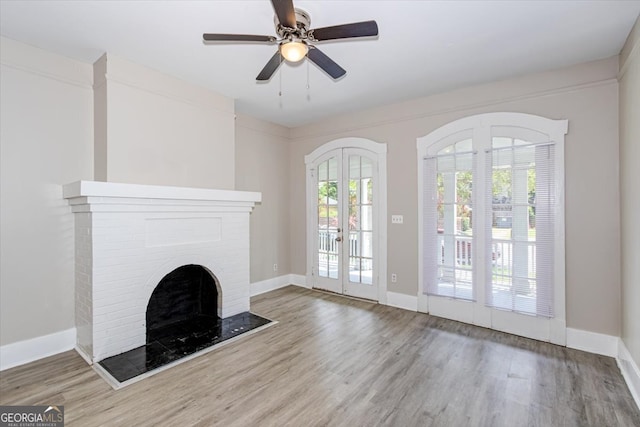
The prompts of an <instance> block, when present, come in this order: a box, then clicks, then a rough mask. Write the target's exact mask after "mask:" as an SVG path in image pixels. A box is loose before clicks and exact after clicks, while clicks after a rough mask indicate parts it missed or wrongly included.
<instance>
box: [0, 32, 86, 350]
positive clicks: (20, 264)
mask: <svg viewBox="0 0 640 427" xmlns="http://www.w3.org/2000/svg"><path fill="white" fill-rule="evenodd" d="M1 43H2V44H1V46H0V62H1V64H2V65H1V67H2V70H1V72H0V124H1V126H0V161H1V164H0V183H1V184H0V185H1V188H0V234H1V235H2V238H1V239H0V242H1V246H0V345H5V344H9V343H12V342H16V341H21V340H25V339H29V338H35V337H39V336H42V335H48V334H51V333H55V332H60V331H64V330H67V329H70V328H73V327H74V326H75V325H74V296H73V290H74V286H73V283H74V258H73V256H74V248H73V218H72V217H71V214H70V213H69V212H70V211H69V208H68V206H67V203H66V201H65V200H64V199H63V198H62V187H61V185H62V184H66V183H68V182H71V181H76V180H78V179H91V178H92V177H93V105H92V102H93V101H92V90H91V83H92V77H91V75H92V74H91V65H88V64H81V63H79V62H75V61H71V60H69V59H66V58H63V57H61V56H58V55H53V54H50V53H47V52H44V51H41V50H39V49H35V48H31V47H28V46H25V45H22V44H18V43H14V42H12V41H10V40H7V39H4V38H3V39H1Z"/></svg>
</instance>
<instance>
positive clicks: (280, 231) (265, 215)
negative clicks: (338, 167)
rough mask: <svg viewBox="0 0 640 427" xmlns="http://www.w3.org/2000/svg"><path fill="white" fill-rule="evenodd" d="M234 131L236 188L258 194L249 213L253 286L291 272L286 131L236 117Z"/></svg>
mask: <svg viewBox="0 0 640 427" xmlns="http://www.w3.org/2000/svg"><path fill="white" fill-rule="evenodd" d="M235 132H236V189H237V190H247V191H260V192H262V203H260V204H258V205H257V206H256V207H255V209H254V210H253V212H252V213H251V283H256V282H259V281H262V280H268V279H271V278H274V277H278V276H281V275H284V274H289V273H290V272H291V263H290V260H291V253H290V251H289V236H290V234H289V230H290V226H289V223H290V217H289V214H290V209H289V181H290V174H289V138H288V135H289V129H288V128H285V127H282V126H278V125H275V124H272V123H268V122H264V121H261V120H257V119H254V118H251V117H248V116H242V115H238V117H237V119H236V131H235ZM274 264H278V271H274V269H273V265H274Z"/></svg>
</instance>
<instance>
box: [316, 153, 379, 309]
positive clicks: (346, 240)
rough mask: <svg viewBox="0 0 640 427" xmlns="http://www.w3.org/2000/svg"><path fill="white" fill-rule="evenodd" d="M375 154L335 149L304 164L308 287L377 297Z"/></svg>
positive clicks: (377, 202)
mask: <svg viewBox="0 0 640 427" xmlns="http://www.w3.org/2000/svg"><path fill="white" fill-rule="evenodd" d="M378 166H379V165H378V160H377V155H376V153H373V152H371V151H369V150H365V149H361V148H336V149H333V150H330V151H327V152H325V153H324V154H322V155H320V156H319V157H317V158H316V159H314V160H313V161H312V162H311V163H308V164H307V173H308V175H307V182H308V187H307V197H308V198H309V200H308V206H309V207H310V208H309V218H308V221H309V226H308V229H309V231H310V235H309V239H308V244H309V245H310V247H309V250H308V255H309V256H310V258H311V259H310V261H311V274H310V275H308V277H309V278H310V279H311V282H312V283H311V285H312V286H313V287H314V288H317V289H323V290H327V291H331V292H336V293H339V294H344V295H350V296H355V297H359V298H366V299H371V300H376V301H377V300H378V299H379V298H378V285H379V283H378V269H379V267H378V265H377V264H378V254H379V250H378V249H379V243H380V242H379V240H380V237H379V236H380V233H379V230H378V222H379V206H380V205H379V201H378V194H379V182H378V181H379V179H378V176H379V173H378Z"/></svg>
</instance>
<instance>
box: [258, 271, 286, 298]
mask: <svg viewBox="0 0 640 427" xmlns="http://www.w3.org/2000/svg"><path fill="white" fill-rule="evenodd" d="M289 276H290V275H289V274H285V275H282V276H278V277H272V278H271V279H266V280H261V281H259V282H254V283H251V284H250V285H249V286H250V295H251V296H252V297H253V296H256V295H260V294H264V293H265V292H269V291H274V290H276V289H280V288H284V287H285V286H289V285H290V284H291V278H290V277H289Z"/></svg>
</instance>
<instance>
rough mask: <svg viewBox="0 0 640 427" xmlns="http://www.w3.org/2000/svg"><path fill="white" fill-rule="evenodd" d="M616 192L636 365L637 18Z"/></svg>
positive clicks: (625, 318) (626, 317) (623, 85)
mask: <svg viewBox="0 0 640 427" xmlns="http://www.w3.org/2000/svg"><path fill="white" fill-rule="evenodd" d="M620 190H621V194H622V197H621V200H620V201H621V207H620V214H621V228H622V242H621V254H622V262H621V269H622V341H623V342H624V344H625V346H626V347H627V349H628V350H629V353H630V355H631V357H632V358H633V360H634V362H635V365H636V366H640V221H639V220H638V218H640V214H639V212H640V18H639V19H638V21H636V25H635V27H634V29H633V31H632V32H631V34H630V35H629V38H628V39H627V43H626V44H625V47H624V49H623V50H622V54H621V55H620ZM636 375H640V373H638V374H636ZM637 380H638V381H640V377H638V378H637ZM637 386H640V383H638V384H637ZM637 393H640V388H638V390H637Z"/></svg>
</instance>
